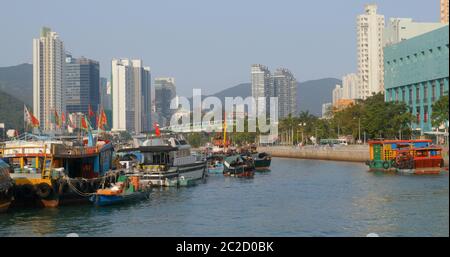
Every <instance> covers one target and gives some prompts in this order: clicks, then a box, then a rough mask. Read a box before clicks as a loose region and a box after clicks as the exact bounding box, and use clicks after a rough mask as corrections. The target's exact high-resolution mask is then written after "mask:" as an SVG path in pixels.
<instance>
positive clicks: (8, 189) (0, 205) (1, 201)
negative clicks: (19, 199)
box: [0, 159, 13, 213]
mask: <svg viewBox="0 0 450 257" xmlns="http://www.w3.org/2000/svg"><path fill="white" fill-rule="evenodd" d="M9 169H10V168H9V165H8V164H6V163H5V162H4V161H3V160H2V159H0V213H2V212H5V211H7V210H8V208H9V205H10V204H11V202H12V200H13V182H12V179H11V177H10V176H9Z"/></svg>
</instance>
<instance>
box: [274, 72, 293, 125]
mask: <svg viewBox="0 0 450 257" xmlns="http://www.w3.org/2000/svg"><path fill="white" fill-rule="evenodd" d="M273 90H274V96H275V97H278V117H279V118H286V117H288V116H289V114H291V115H293V116H295V114H296V112H297V80H296V79H295V78H294V75H292V73H291V72H290V71H289V70H288V69H277V70H276V71H275V73H274V74H273Z"/></svg>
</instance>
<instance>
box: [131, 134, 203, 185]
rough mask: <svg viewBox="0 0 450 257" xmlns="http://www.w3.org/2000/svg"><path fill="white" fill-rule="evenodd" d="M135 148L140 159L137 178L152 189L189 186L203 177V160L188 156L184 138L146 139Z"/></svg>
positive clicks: (188, 150)
mask: <svg viewBox="0 0 450 257" xmlns="http://www.w3.org/2000/svg"><path fill="white" fill-rule="evenodd" d="M138 149H139V152H140V153H141V154H142V157H143V162H142V163H141V164H140V165H139V167H138V171H139V174H141V179H142V180H143V181H149V182H150V183H151V184H152V185H153V186H164V187H172V186H190V185H195V184H196V182H198V181H200V180H203V179H205V177H206V170H207V165H206V161H205V160H204V159H203V158H198V156H196V155H194V154H192V153H191V145H189V144H188V142H187V141H186V140H185V139H184V138H176V137H172V136H170V137H167V138H163V137H156V138H150V139H148V140H146V141H144V143H143V144H142V145H141V146H139V148H138Z"/></svg>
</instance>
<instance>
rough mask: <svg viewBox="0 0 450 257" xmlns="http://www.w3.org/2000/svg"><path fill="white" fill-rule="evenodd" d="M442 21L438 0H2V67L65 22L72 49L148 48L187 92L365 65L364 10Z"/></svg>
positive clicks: (117, 52) (120, 52)
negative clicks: (279, 72) (281, 71)
mask: <svg viewBox="0 0 450 257" xmlns="http://www.w3.org/2000/svg"><path fill="white" fill-rule="evenodd" d="M366 3H377V4H378V12H379V13H380V14H383V15H385V17H386V19H388V18H390V17H410V18H413V19H414V20H416V21H421V22H438V21H439V0H379V1H373V0H372V2H368V1H361V0H321V1H317V0H314V1H313V0H276V1H275V0H272V1H267V0H222V1H216V0H189V1H187V0H160V1H149V0H145V1H144V0H142V1H140V0H127V1H124V0H122V1H118V0H76V1H75V0H70V1H68V0H39V1H35V0H29V1H25V0H14V1H7V0H0V45H1V47H0V67H4V66H12V65H17V64H21V63H32V39H33V38H35V37H38V36H39V33H40V29H41V27H42V26H48V27H50V28H52V30H54V31H56V32H57V33H58V34H59V36H60V38H61V39H62V40H63V41H64V44H65V48H66V50H67V51H69V52H71V53H72V54H73V56H75V57H79V56H84V57H87V58H91V59H94V60H98V61H100V70H101V76H104V77H109V76H110V70H111V64H110V63H111V59H112V58H140V59H142V60H143V61H144V65H146V66H150V68H151V73H152V77H153V78H155V77H167V76H170V77H175V82H176V86H177V91H178V94H179V95H185V96H191V95H192V88H201V89H202V90H203V92H202V93H207V94H210V93H214V92H218V91H221V90H223V89H225V88H228V87H232V86H235V85H237V84H239V83H245V82H249V81H250V66H251V65H252V64H254V63H260V64H264V65H266V66H268V67H269V68H270V69H271V70H272V71H274V70H275V69H276V68H278V67H284V68H288V69H290V70H291V71H292V72H293V74H294V75H295V77H296V78H297V80H298V81H306V80H311V79H320V78H325V77H334V78H341V77H342V76H343V75H345V74H347V73H351V72H356V62H357V60H356V16H357V15H358V14H361V13H363V11H364V5H365V4H366Z"/></svg>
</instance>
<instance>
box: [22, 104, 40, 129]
mask: <svg viewBox="0 0 450 257" xmlns="http://www.w3.org/2000/svg"><path fill="white" fill-rule="evenodd" d="M24 108H25V119H26V122H27V123H28V124H31V126H33V127H35V128H37V127H39V120H38V119H37V118H36V117H34V115H33V114H31V113H30V111H28V108H27V106H26V105H24Z"/></svg>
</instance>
